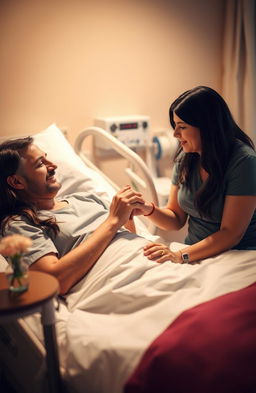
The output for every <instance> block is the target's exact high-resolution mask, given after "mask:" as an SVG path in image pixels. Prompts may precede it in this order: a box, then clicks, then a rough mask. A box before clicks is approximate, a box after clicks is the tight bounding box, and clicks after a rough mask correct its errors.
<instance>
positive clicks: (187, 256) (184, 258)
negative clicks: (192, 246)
mask: <svg viewBox="0 0 256 393" xmlns="http://www.w3.org/2000/svg"><path fill="white" fill-rule="evenodd" d="M181 258H182V261H183V263H189V255H188V253H187V252H183V253H181Z"/></svg>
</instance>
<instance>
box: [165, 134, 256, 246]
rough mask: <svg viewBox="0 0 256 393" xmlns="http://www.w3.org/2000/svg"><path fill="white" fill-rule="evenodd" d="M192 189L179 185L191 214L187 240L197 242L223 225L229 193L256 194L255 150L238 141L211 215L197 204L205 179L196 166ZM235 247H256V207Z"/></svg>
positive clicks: (183, 203)
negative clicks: (202, 212) (200, 211)
mask: <svg viewBox="0 0 256 393" xmlns="http://www.w3.org/2000/svg"><path fill="white" fill-rule="evenodd" d="M178 173H179V165H178V163H177V164H175V166H174V171H173V176H172V183H173V184H175V185H178ZM191 176H192V183H191V190H189V189H188V187H187V186H186V185H185V184H180V185H179V191H178V202H179V205H180V207H181V208H182V210H183V211H184V212H185V213H187V214H188V234H187V237H186V239H185V243H186V244H189V245H190V244H194V243H197V242H199V241H200V240H202V239H204V238H206V237H207V236H209V235H211V234H212V233H214V232H217V231H218V230H219V229H220V225H221V218H222V212H223V207H224V202H225V196H226V195H256V153H255V151H254V150H253V149H252V148H251V147H250V146H248V145H246V144H244V143H242V142H240V141H237V143H236V145H235V148H234V151H233V154H232V156H231V159H230V162H229V165H228V168H227V171H226V174H225V178H224V192H223V194H220V195H219V197H218V198H217V199H216V200H215V201H214V202H213V205H212V212H213V213H212V217H211V218H209V217H208V216H200V214H199V212H198V210H197V209H196V208H195V206H194V200H195V195H196V192H197V191H198V189H199V188H200V187H201V185H202V180H201V178H200V175H199V173H198V171H197V170H196V169H195V170H194V172H193V173H192V174H191ZM234 248H235V249H254V250H255V249H256V211H255V212H254V214H253V217H252V219H251V222H250V224H249V226H248V228H247V231H246V233H245V234H244V237H243V238H242V240H241V241H240V242H239V244H237V245H236V246H235V247H234Z"/></svg>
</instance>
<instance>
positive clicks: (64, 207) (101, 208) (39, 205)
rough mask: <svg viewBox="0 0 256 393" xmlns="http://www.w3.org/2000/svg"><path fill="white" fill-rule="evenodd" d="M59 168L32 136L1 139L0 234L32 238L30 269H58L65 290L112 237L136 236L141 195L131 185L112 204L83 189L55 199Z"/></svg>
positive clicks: (55, 272) (29, 259) (54, 270)
mask: <svg viewBox="0 0 256 393" xmlns="http://www.w3.org/2000/svg"><path fill="white" fill-rule="evenodd" d="M56 168H57V166H56V165H55V164H54V163H53V162H51V161H49V160H48V159H47V156H46V154H45V153H44V152H43V151H41V150H40V149H39V148H38V147H37V146H35V145H34V144H33V139H32V138H31V137H27V138H21V139H16V140H10V141H6V142H4V143H2V144H1V145H0V184H1V196H0V220H1V235H2V236H5V235H11V234H20V235H23V236H26V237H29V238H31V240H32V246H31V248H30V249H29V251H28V252H27V253H26V254H25V260H26V261H27V263H28V264H29V265H30V269H34V270H41V271H45V272H48V273H50V274H53V275H55V276H56V277H57V278H58V280H59V282H60V292H61V294H64V293H66V292H67V291H69V289H70V288H71V287H72V286H73V285H74V284H75V283H76V282H78V281H79V280H80V279H81V278H82V277H83V276H84V275H85V274H86V273H87V272H88V271H89V270H90V269H91V267H92V266H93V265H94V264H95V262H96V261H97V260H98V258H99V257H100V256H101V254H102V253H103V252H104V251H105V249H106V248H107V247H108V246H109V245H110V243H111V242H112V241H115V240H116V239H117V238H118V237H120V236H123V237H124V238H126V239H128V241H129V240H130V239H133V238H136V237H138V236H137V235H135V234H132V233H131V232H130V231H131V230H132V229H133V225H132V223H133V221H132V220H131V219H130V217H131V214H132V210H133V209H134V207H137V206H138V203H142V202H143V199H142V197H141V194H140V193H138V192H135V191H134V190H132V188H131V187H130V186H126V187H124V188H123V189H122V190H120V191H119V192H118V193H117V195H116V196H115V197H114V198H113V200H112V203H111V205H110V207H108V206H106V205H105V204H104V203H103V202H102V201H101V200H100V199H99V198H97V197H96V196H95V195H88V194H84V193H77V194H73V195H69V196H67V197H65V199H61V200H59V199H56V195H57V193H58V191H59V189H60V188H61V185H60V183H59V182H58V181H57V179H56V178H55V170H56ZM123 226H126V228H127V229H129V231H127V230H126V229H124V228H123ZM143 240H144V239H143ZM146 242H147V241H146V240H144V243H143V246H144V245H145V244H146ZM141 250H143V247H141Z"/></svg>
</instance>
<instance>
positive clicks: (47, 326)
mask: <svg viewBox="0 0 256 393" xmlns="http://www.w3.org/2000/svg"><path fill="white" fill-rule="evenodd" d="M28 274H29V288H28V290H27V291H25V292H23V293H20V294H16V293H12V292H11V291H9V289H8V281H7V277H6V275H5V274H4V273H0V321H1V322H2V323H4V322H9V321H11V320H13V319H18V318H21V317H24V316H26V315H30V314H33V313H35V312H40V313H41V323H42V326H43V332H44V341H45V348H46V365H47V370H48V381H49V391H50V393H61V392H62V391H63V387H62V380H61V375H60V368H59V355H58V347H57V340H56V331H55V310H54V304H53V299H54V297H55V296H56V295H57V294H58V291H59V283H58V281H57V279H56V278H55V277H53V276H51V275H50V274H46V273H41V272H35V271H29V272H28Z"/></svg>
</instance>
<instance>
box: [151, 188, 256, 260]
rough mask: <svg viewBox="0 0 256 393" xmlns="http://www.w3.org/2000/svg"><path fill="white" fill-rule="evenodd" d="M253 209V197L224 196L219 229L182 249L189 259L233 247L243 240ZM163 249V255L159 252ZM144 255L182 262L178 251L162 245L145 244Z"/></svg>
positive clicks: (210, 254)
mask: <svg viewBox="0 0 256 393" xmlns="http://www.w3.org/2000/svg"><path fill="white" fill-rule="evenodd" d="M255 208H256V196H232V195H228V196H226V199H225V204H224V209H223V215H222V220H221V227H220V230H219V231H217V232H215V233H213V234H212V235H210V236H208V237H206V238H205V239H203V240H201V241H200V242H198V243H195V244H193V245H191V246H187V247H185V248H184V249H182V253H187V254H188V255H189V260H190V261H191V262H193V261H197V260H200V259H205V258H208V257H211V256H214V255H217V254H219V253H221V252H223V251H226V250H229V249H230V248H232V247H234V246H235V245H236V244H238V243H239V241H240V240H241V239H242V237H243V235H244V233H245V231H246V229H247V228H248V225H249V223H250V221H251V218H252V216H253V213H254V210H255ZM162 251H164V255H161V254H162ZM145 255H146V256H147V257H148V258H149V259H156V260H157V262H160V263H161V262H165V261H168V260H171V261H173V262H176V263H182V262H183V261H182V257H181V252H180V251H178V252H172V251H170V250H169V248H168V247H166V246H164V245H161V244H151V245H149V246H146V247H145Z"/></svg>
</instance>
